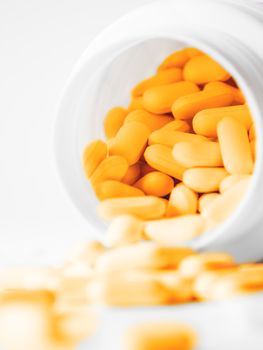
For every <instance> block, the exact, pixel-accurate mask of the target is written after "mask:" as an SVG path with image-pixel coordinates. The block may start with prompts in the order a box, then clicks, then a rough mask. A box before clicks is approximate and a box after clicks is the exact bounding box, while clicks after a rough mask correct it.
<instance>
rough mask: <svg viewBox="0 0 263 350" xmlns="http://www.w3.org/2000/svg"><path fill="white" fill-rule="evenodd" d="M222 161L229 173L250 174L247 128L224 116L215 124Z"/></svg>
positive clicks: (250, 159)
mask: <svg viewBox="0 0 263 350" xmlns="http://www.w3.org/2000/svg"><path fill="white" fill-rule="evenodd" d="M217 134H218V141H219V145H220V149H221V154H222V158H223V163H224V166H225V168H226V170H227V171H228V172H229V173H230V174H250V173H252V171H253V166H254V165H253V159H252V153H251V148H250V143H249V139H248V135H247V130H246V128H245V127H244V125H243V124H241V123H240V122H239V121H237V120H236V119H234V118H230V117H226V118H224V119H222V120H221V121H220V122H219V123H218V126H217Z"/></svg>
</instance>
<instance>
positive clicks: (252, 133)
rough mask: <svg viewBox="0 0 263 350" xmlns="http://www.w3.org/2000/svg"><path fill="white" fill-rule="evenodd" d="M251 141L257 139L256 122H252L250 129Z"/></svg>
mask: <svg viewBox="0 0 263 350" xmlns="http://www.w3.org/2000/svg"><path fill="white" fill-rule="evenodd" d="M248 135H249V141H253V140H255V139H256V129H255V124H252V125H251V127H250V129H249V134H248Z"/></svg>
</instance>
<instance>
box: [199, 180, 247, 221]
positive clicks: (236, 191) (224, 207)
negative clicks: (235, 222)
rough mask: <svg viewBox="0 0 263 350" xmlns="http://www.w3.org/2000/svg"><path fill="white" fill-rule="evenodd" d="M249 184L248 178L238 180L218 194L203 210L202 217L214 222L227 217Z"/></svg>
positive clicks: (238, 202)
mask: <svg viewBox="0 0 263 350" xmlns="http://www.w3.org/2000/svg"><path fill="white" fill-rule="evenodd" d="M249 184H250V179H244V180H240V181H239V182H238V183H237V184H235V185H234V186H232V188H230V189H229V190H228V191H225V192H223V193H222V194H220V196H218V198H215V199H214V200H213V202H212V203H211V204H210V205H209V206H208V207H207V208H205V209H204V210H203V212H202V215H203V217H204V218H205V219H207V220H210V221H213V222H215V223H220V222H222V221H224V220H225V219H227V218H228V217H229V215H231V214H232V213H233V211H234V210H235V209H236V208H237V207H238V205H239V204H240V202H241V200H242V199H243V197H244V196H245V194H246V192H247V189H248V187H249Z"/></svg>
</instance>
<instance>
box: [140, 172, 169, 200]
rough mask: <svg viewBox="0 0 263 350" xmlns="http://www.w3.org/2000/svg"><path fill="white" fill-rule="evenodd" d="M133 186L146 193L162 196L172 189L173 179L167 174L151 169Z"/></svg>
mask: <svg viewBox="0 0 263 350" xmlns="http://www.w3.org/2000/svg"><path fill="white" fill-rule="evenodd" d="M134 186H135V187H137V188H138V189H140V190H141V191H143V193H145V194H146V195H149V196H157V197H164V196H166V195H167V194H169V193H170V192H171V191H172V189H173V187H174V181H173V179H172V178H171V177H170V176H169V175H166V174H164V173H161V172H160V171H152V172H150V173H148V174H146V175H144V176H143V177H141V178H140V179H139V180H138V181H137V182H136V183H135V184H134Z"/></svg>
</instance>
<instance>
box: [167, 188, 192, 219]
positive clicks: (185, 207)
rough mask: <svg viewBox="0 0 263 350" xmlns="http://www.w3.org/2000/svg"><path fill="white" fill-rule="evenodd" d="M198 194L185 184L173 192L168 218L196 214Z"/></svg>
mask: <svg viewBox="0 0 263 350" xmlns="http://www.w3.org/2000/svg"><path fill="white" fill-rule="evenodd" d="M197 201H198V199H197V194H196V193H195V192H194V191H192V190H191V189H190V188H189V187H187V186H185V185H184V184H183V183H180V184H178V185H177V186H175V188H174V189H173V190H172V192H171V194H170V197H169V203H168V207H167V212H166V216H167V217H172V216H177V215H187V214H195V213H196V212H197Z"/></svg>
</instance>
